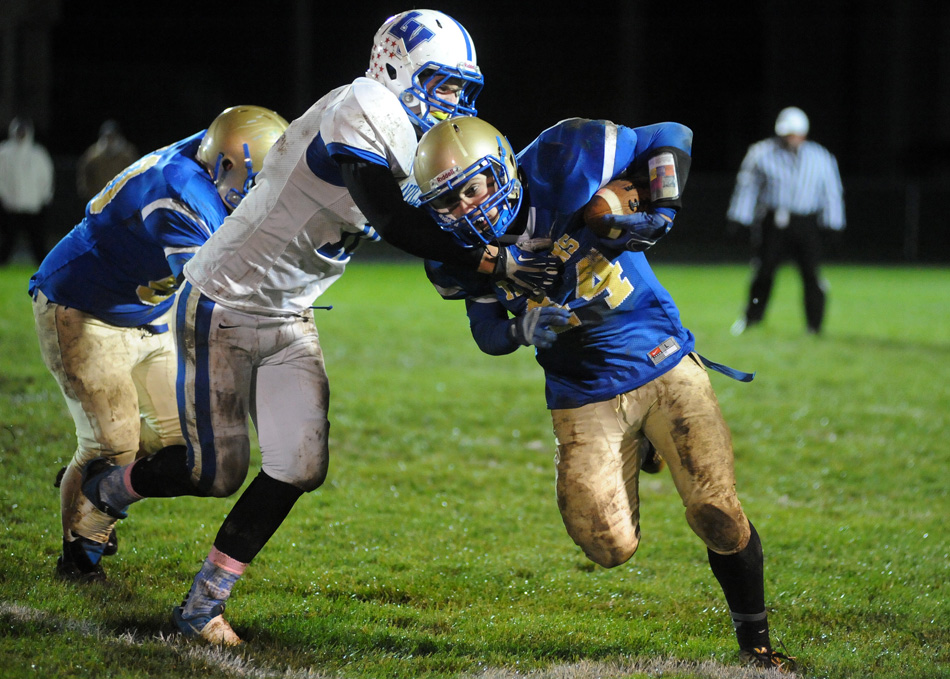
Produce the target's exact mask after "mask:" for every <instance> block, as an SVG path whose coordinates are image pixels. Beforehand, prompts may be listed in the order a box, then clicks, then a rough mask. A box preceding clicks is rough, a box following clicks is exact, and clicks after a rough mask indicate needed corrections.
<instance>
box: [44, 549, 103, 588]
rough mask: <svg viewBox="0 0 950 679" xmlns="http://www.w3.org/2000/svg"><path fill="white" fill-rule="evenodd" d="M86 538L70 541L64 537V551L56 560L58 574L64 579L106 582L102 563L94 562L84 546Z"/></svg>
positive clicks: (79, 581)
mask: <svg viewBox="0 0 950 679" xmlns="http://www.w3.org/2000/svg"><path fill="white" fill-rule="evenodd" d="M83 540H84V538H76V539H75V540H72V541H69V540H67V539H65V538H63V553H62V554H60V555H59V558H58V559H57V560H56V575H58V576H59V577H60V579H62V580H67V581H69V582H76V583H81V584H86V583H90V582H105V581H106V572H105V571H104V570H103V569H102V564H101V563H93V562H92V559H90V558H89V555H88V554H87V553H86V550H85V548H84V547H83V542H82V541H83Z"/></svg>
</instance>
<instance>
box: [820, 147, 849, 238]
mask: <svg viewBox="0 0 950 679" xmlns="http://www.w3.org/2000/svg"><path fill="white" fill-rule="evenodd" d="M825 172H826V174H827V177H826V178H825V182H824V194H825V196H824V200H823V201H822V202H823V207H822V210H821V222H822V226H824V227H826V228H829V229H832V230H834V231H841V230H842V229H844V227H845V216H844V189H843V188H842V186H841V175H840V173H839V172H838V161H837V160H835V157H834V156H833V155H831V153H830V152H829V153H828V163H827V169H826V171H825Z"/></svg>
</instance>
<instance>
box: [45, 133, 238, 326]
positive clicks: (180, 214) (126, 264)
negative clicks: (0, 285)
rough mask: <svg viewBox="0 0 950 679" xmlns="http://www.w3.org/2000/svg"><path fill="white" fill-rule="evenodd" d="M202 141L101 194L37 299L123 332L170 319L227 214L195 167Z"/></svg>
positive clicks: (131, 170)
mask: <svg viewBox="0 0 950 679" xmlns="http://www.w3.org/2000/svg"><path fill="white" fill-rule="evenodd" d="M203 136H204V132H199V133H198V134H196V135H194V136H191V137H188V138H187V139H184V140H182V141H180V142H178V143H175V144H172V145H171V146H167V147H165V148H163V149H159V150H158V151H155V152H154V153H150V154H148V155H147V156H145V157H143V158H141V159H140V160H138V161H137V162H135V163H133V164H132V165H131V166H129V167H128V168H127V169H126V170H124V171H123V172H122V173H120V174H119V175H118V176H117V177H116V178H115V179H113V180H112V181H111V182H110V183H109V184H108V185H107V186H106V187H105V188H104V189H102V191H101V192H100V193H99V194H98V195H96V196H95V197H94V198H93V199H92V200H91V201H89V204H88V205H87V206H86V213H85V217H84V218H83V220H82V221H81V222H80V223H79V224H77V225H76V226H75V227H73V229H72V230H71V231H70V232H69V233H68V234H67V235H66V236H65V237H64V238H63V239H62V240H61V241H60V242H59V243H58V244H57V245H56V247H54V248H53V249H52V250H51V251H50V253H49V254H48V255H47V256H46V258H45V259H44V260H43V263H42V264H41V265H40V268H39V271H37V272H36V273H35V274H34V275H33V277H32V278H31V279H30V288H29V290H30V295H31V296H32V295H34V293H35V291H36V290H37V289H39V290H42V292H43V294H44V295H46V296H47V297H48V298H49V299H50V301H52V302H55V303H56V304H60V305H63V306H68V307H73V308H75V309H79V310H80V311H84V312H86V313H88V314H91V315H93V316H95V317H96V318H99V319H101V320H103V321H105V322H106V323H109V324H111V325H116V326H121V327H138V326H142V325H149V324H150V323H151V322H152V321H153V320H155V319H156V318H158V317H159V316H161V315H162V314H164V313H165V312H166V311H167V310H168V309H169V308H170V306H171V295H172V294H173V293H174V291H175V287H176V283H175V277H176V276H177V274H178V273H180V271H181V266H182V264H183V263H184V261H185V260H187V259H188V258H189V257H190V256H191V255H192V254H194V252H195V251H196V250H197V249H198V246H200V245H201V244H202V243H204V242H205V241H206V240H207V239H208V237H209V236H211V234H212V232H214V231H215V230H217V228H218V227H219V226H220V225H221V222H223V221H224V218H225V217H226V216H227V215H228V211H227V209H226V207H225V205H224V202H223V201H222V200H221V198H220V196H219V195H218V191H217V189H216V188H215V185H214V183H213V182H212V181H211V177H210V175H209V174H208V172H207V171H206V170H205V169H204V168H203V167H202V166H201V165H200V164H199V163H198V162H197V161H196V160H195V152H196V151H197V150H198V146H199V144H200V143H201V139H202V137H203ZM169 261H171V262H172V263H171V264H170V263H169Z"/></svg>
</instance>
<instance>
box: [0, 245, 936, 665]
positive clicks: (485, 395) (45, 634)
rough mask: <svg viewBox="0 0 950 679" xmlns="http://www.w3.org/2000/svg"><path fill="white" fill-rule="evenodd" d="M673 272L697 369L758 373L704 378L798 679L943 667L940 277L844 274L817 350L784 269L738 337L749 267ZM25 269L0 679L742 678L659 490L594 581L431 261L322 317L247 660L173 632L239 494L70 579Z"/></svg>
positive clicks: (54, 448) (123, 542)
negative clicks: (93, 574)
mask: <svg viewBox="0 0 950 679" xmlns="http://www.w3.org/2000/svg"><path fill="white" fill-rule="evenodd" d="M656 268H657V273H658V275H659V276H660V279H661V281H663V282H664V283H665V284H666V285H667V287H668V288H669V289H670V291H671V292H672V293H673V295H674V297H675V298H676V299H677V301H678V303H679V305H680V308H681V311H682V316H683V319H684V322H685V323H686V325H687V326H688V327H690V328H691V329H692V330H693V332H694V333H695V334H696V336H697V340H698V349H699V351H700V352H701V353H703V354H704V355H706V356H707V357H709V358H711V359H712V360H716V361H719V362H724V363H727V364H729V365H733V366H735V367H737V368H741V369H745V370H755V371H757V376H756V380H755V381H754V382H753V383H751V384H740V383H738V382H734V381H732V380H729V379H728V378H725V377H722V376H720V375H718V374H713V378H712V379H713V383H714V385H715V387H716V389H717V393H718V395H719V398H720V402H721V404H722V407H723V410H724V413H725V415H726V417H727V419H728V421H729V423H730V426H731V427H732V431H733V436H734V441H735V451H736V466H737V477H738V489H739V495H740V498H741V499H742V500H743V504H744V507H745V509H746V512H747V513H748V514H749V516H750V518H751V519H752V520H753V522H755V524H756V527H757V528H758V530H759V532H760V534H761V535H762V539H763V542H764V545H765V551H766V588H767V599H768V603H769V607H770V610H771V626H772V630H773V638H775V639H779V640H781V641H782V642H783V643H784V644H785V646H786V647H787V649H788V651H789V652H790V653H791V654H793V655H797V656H798V657H799V660H800V661H801V664H802V665H803V669H802V670H801V671H800V672H799V674H800V676H807V677H827V678H829V679H834V678H839V677H874V678H875V679H881V678H885V679H887V678H892V677H893V678H895V679H896V678H898V677H900V678H902V679H905V678H911V677H918V678H921V679H922V678H924V677H928V678H929V677H950V601H948V600H950V593H948V586H947V583H948V581H950V540H948V534H950V532H948V529H947V527H946V520H947V517H948V515H950V500H948V490H947V485H948V476H950V475H948V471H947V470H948V468H950V444H948V442H947V436H948V433H950V386H948V385H950V319H948V309H950V275H948V271H947V270H946V269H911V268H860V267H848V266H829V267H826V270H825V274H826V276H827V278H828V279H829V281H830V283H831V296H830V305H829V312H828V320H827V325H826V333H825V335H824V336H822V337H820V338H815V337H810V336H808V335H806V334H805V332H804V319H803V313H802V310H801V302H800V295H801V292H800V284H799V282H798V280H797V277H796V275H795V273H794V271H792V270H791V269H785V270H783V271H782V272H781V275H780V278H779V280H778V282H777V284H776V290H775V299H774V301H773V305H772V307H771V308H770V310H769V316H768V317H767V319H766V322H765V324H764V326H763V327H759V328H756V329H755V330H754V331H750V332H747V333H746V334H745V335H743V336H741V337H738V338H734V337H732V336H730V335H729V333H728V328H729V325H730V324H731V322H732V321H733V320H734V318H735V316H736V314H737V312H738V310H739V308H740V306H741V303H742V299H743V297H744V294H745V288H746V279H747V271H746V270H745V268H744V267H739V266H731V265H720V266H686V265H659V266H657V267H656ZM31 272H32V270H31V269H30V268H27V267H24V266H19V267H11V268H7V269H3V270H0V346H2V351H0V658H3V662H2V664H0V677H26V676H39V677H46V676H50V677H183V676H184V677H188V676H197V675H202V676H209V677H232V676H241V677H248V676H281V677H297V676H301V677H304V676H306V677H321V676H328V677H329V676H333V677H337V676H339V677H346V678H352V677H372V678H376V677H379V678H382V677H396V678H407V679H408V678H412V679H415V678H417V677H427V678H428V677H431V678H434V677H463V676H470V677H471V676H482V677H512V676H523V675H525V674H529V673H534V674H533V675H532V676H537V677H594V676H601V677H638V678H639V677H647V676H667V677H678V678H683V677H687V678H688V677H714V676H717V677H740V676H751V675H747V674H746V673H744V671H743V670H739V669H738V668H736V667H735V666H736V660H735V648H734V645H735V641H734V638H733V635H732V631H731V626H730V623H729V619H728V612H727V610H726V608H725V604H724V602H723V599H722V596H721V592H720V590H719V588H718V585H717V584H716V582H715V580H714V579H713V577H712V575H711V573H710V572H709V569H708V566H707V564H706V561H705V550H704V548H703V547H702V544H701V543H700V541H699V540H698V538H696V537H695V536H694V535H693V534H692V533H691V532H690V530H689V528H688V526H687V524H686V522H685V520H684V517H683V509H682V506H681V505H680V503H679V499H678V497H677V495H676V493H675V491H674V489H673V486H672V483H671V481H670V479H669V477H668V475H660V476H659V477H647V478H645V479H643V488H642V496H643V497H642V500H643V507H642V527H643V542H642V544H641V547H640V550H639V552H638V553H637V554H636V555H635V556H634V558H633V559H632V560H631V561H630V562H629V563H627V564H625V565H624V566H621V567H619V568H616V569H612V570H605V569H603V568H600V567H598V566H594V565H593V564H591V563H590V562H588V561H587V560H586V559H585V558H584V556H583V554H582V553H581V552H580V550H579V549H578V548H577V547H575V546H574V545H573V543H572V542H571V540H570V539H569V538H568V537H567V535H566V533H565V531H564V528H563V525H562V524H561V520H560V517H559V515H558V511H557V507H556V504H555V501H554V471H553V441H552V435H551V431H550V419H549V415H548V413H547V411H546V410H545V408H544V399H543V377H542V374H541V370H540V368H538V366H537V365H536V364H535V363H534V360H533V358H532V356H531V352H529V351H528V350H524V349H523V350H521V351H519V352H517V353H516V354H514V355H511V356H506V357H501V358H493V357H489V356H485V355H483V354H481V353H479V351H478V350H477V348H476V347H475V345H474V343H473V342H472V341H471V338H470V336H469V334H468V328H467V323H466V319H465V316H464V312H463V310H462V308H461V305H460V304H457V303H449V302H443V301H442V300H440V299H439V298H438V296H437V295H436V294H435V292H434V291H433V290H432V289H431V287H430V286H429V285H428V283H427V282H426V281H425V280H424V276H423V274H422V272H421V270H420V269H419V268H418V267H416V266H415V265H410V264H401V263H396V264H375V263H374V264H365V263H364V264H361V263H360V262H357V263H356V264H355V265H353V266H351V268H350V271H349V272H348V273H347V275H346V276H344V278H343V279H341V281H340V282H338V283H337V284H336V285H334V287H333V288H331V289H330V291H329V292H328V293H327V294H326V295H325V296H324V297H323V298H322V301H321V303H324V304H333V305H334V309H333V310H332V311H318V312H316V313H317V324H318V327H319V329H320V333H321V339H322V344H323V348H324V352H325V354H326V357H327V365H328V370H329V373H330V380H331V389H332V393H333V395H332V406H331V421H332V429H331V464H330V474H329V479H328V481H327V483H326V484H325V485H324V487H323V488H321V489H320V490H318V491H316V492H314V493H311V494H309V495H306V496H304V497H303V498H302V499H301V500H300V501H299V502H298V504H297V506H296V507H295V509H294V511H293V512H292V514H291V516H290V517H289V518H288V520H287V521H286V522H285V523H284V525H283V526H282V527H281V529H280V531H278V533H277V535H276V536H275V537H274V539H272V540H271V542H270V544H268V546H267V548H266V549H265V550H264V551H263V552H262V554H261V555H260V556H259V557H258V559H257V560H255V562H254V564H253V565H252V566H251V567H250V568H249V569H248V572H247V575H246V576H245V577H244V578H243V579H242V580H241V581H240V583H239V584H238V586H237V588H236V589H235V593H234V596H233V597H232V600H231V602H230V605H229V619H230V620H231V621H232V623H233V624H234V626H235V628H236V629H237V631H238V633H239V634H241V635H242V636H243V637H244V638H245V639H246V640H247V642H248V643H247V644H246V645H245V647H244V648H242V649H240V650H237V651H223V652H212V651H208V650H207V649H206V648H204V647H201V646H199V645H196V644H193V643H188V642H185V641H183V640H181V639H180V638H178V637H170V638H169V636H168V635H170V634H171V632H172V631H173V630H172V626H171V624H170V620H169V613H170V610H171V607H172V606H174V605H176V604H177V603H179V602H180V600H181V599H182V597H183V596H184V594H185V593H186V592H187V589H188V587H189V585H190V582H191V578H192V577H193V575H194V573H195V572H196V570H197V568H198V566H199V565H200V563H201V560H202V559H203V558H204V556H205V555H206V553H207V551H208V548H209V547H210V544H211V541H212V540H213V537H214V534H215V532H216V530H217V528H218V525H219V524H220V521H221V519H222V518H223V517H224V516H225V515H226V514H227V511H228V509H229V508H230V506H231V504H232V500H233V498H232V499H229V500H213V499H196V498H179V499H173V500H148V501H146V502H143V503H140V504H138V505H136V506H135V507H134V509H133V510H132V512H131V515H130V517H129V518H128V519H127V520H125V521H124V522H123V523H122V525H121V526H120V551H119V554H118V556H116V557H112V558H111V559H109V560H108V561H107V562H106V566H107V569H108V572H109V576H110V584H109V585H108V586H92V587H86V588H81V587H75V586H70V585H67V584H63V583H61V582H59V581H57V580H56V579H55V578H54V577H53V566H54V562H55V558H56V555H57V553H58V549H59V539H60V538H59V534H60V530H59V511H58V493H57V491H56V490H55V489H54V488H53V487H52V481H53V478H54V476H55V473H56V471H57V469H58V468H59V467H60V466H61V465H62V464H64V463H65V462H66V461H67V460H68V459H69V457H70V455H71V453H72V450H73V448H74V446H75V441H74V434H73V431H72V422H71V421H70V419H69V417H68V414H67V412H66V408H65V404H64V403H63V402H62V398H61V396H60V394H59V391H58V389H57V388H56V385H55V383H54V381H53V379H52V378H51V377H50V376H49V374H48V373H47V372H46V370H45V368H44V367H43V364H42V362H41V360H40V357H39V351H38V348H37V342H36V337H35V334H34V331H33V327H32V318H31V313H30V305H29V299H28V297H27V295H26V293H25V288H26V281H27V279H28V277H29V275H30V273H31ZM254 473H256V471H255V470H252V474H251V475H252V476H253V474H254Z"/></svg>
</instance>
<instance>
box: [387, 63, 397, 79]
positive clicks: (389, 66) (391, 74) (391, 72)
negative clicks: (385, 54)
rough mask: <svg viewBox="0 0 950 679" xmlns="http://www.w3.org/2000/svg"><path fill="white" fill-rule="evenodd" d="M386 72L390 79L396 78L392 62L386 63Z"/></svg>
mask: <svg viewBox="0 0 950 679" xmlns="http://www.w3.org/2000/svg"><path fill="white" fill-rule="evenodd" d="M386 73H387V75H389V79H390V80H395V79H396V76H397V74H396V69H395V68H394V67H393V65H392V64H386Z"/></svg>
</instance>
